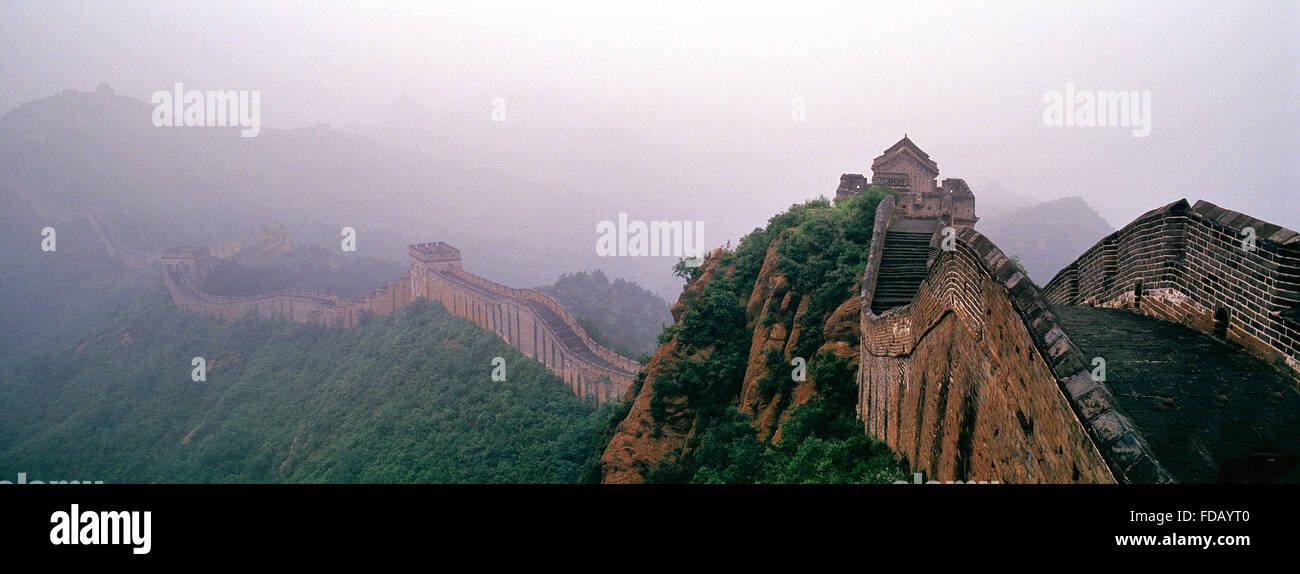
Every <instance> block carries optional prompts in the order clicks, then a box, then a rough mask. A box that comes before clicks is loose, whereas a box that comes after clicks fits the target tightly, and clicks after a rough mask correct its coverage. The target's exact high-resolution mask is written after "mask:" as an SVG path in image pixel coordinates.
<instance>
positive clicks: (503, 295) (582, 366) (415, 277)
mask: <svg viewBox="0 0 1300 574" xmlns="http://www.w3.org/2000/svg"><path fill="white" fill-rule="evenodd" d="M254 247H255V248H256V249H259V250H260V249H263V246H262V244H261V243H258V244H256V245H255V246H254ZM240 253H241V252H235V253H234V254H232V255H231V256H235V257H238V256H240ZM215 261H216V258H215V257H213V256H212V255H210V254H209V250H208V248H178V249H171V250H168V251H166V252H164V253H163V255H162V262H163V266H164V268H165V270H166V274H165V276H166V281H167V289H168V291H169V292H170V293H171V297H172V301H173V302H175V303H176V306H177V307H179V308H180V309H182V310H185V311H189V312H192V313H196V314H198V315H200V316H203V317H217V318H220V319H223V320H227V321H231V320H235V319H238V318H241V317H244V316H246V315H248V314H253V315H256V316H258V317H263V318H268V319H285V320H289V321H295V322H299V323H318V324H324V325H333V326H339V327H352V326H355V325H356V324H357V322H358V320H359V318H360V317H359V316H360V313H361V312H362V311H366V312H370V313H373V314H380V315H382V314H386V313H391V312H393V311H394V310H396V309H398V308H400V307H402V306H403V305H406V304H408V303H410V302H411V301H412V300H414V299H415V298H416V297H424V298H426V299H432V300H434V301H437V302H439V303H441V304H442V305H443V306H444V307H446V308H447V310H448V311H449V312H451V313H452V314H453V315H457V316H459V317H463V318H465V319H469V320H470V321H473V322H474V323H475V324H477V325H478V326H479V327H481V328H483V329H487V330H490V331H493V332H495V333H496V334H497V335H499V336H501V338H502V339H504V340H505V341H506V342H507V343H509V344H510V345H512V346H514V347H515V348H517V349H519V350H520V352H522V353H523V354H524V355H527V356H529V357H532V358H534V359H537V360H538V361H540V362H542V363H543V364H545V365H546V366H547V368H549V369H550V370H551V371H552V372H554V373H555V374H556V375H558V376H559V377H560V378H561V379H563V380H564V382H565V384H567V385H568V386H569V387H570V388H571V389H573V392H574V393H575V394H577V395H578V396H580V397H592V398H594V399H595V400H596V401H597V402H598V403H603V402H605V401H607V400H610V399H617V398H619V397H621V396H622V395H623V394H624V393H625V392H626V391H627V389H628V387H630V386H631V385H632V378H633V377H634V376H635V374H636V372H637V370H638V369H639V368H640V365H639V364H638V363H637V362H636V361H633V360H631V359H628V358H626V357H623V356H620V355H618V354H617V353H614V352H613V351H610V350H608V349H606V348H604V347H602V346H600V345H599V344H597V343H596V342H595V341H593V340H592V339H591V337H589V336H588V335H587V334H586V332H585V331H583V329H582V327H581V326H579V325H578V323H577V321H576V320H575V319H574V318H573V317H572V316H571V315H569V313H568V312H567V311H565V310H564V308H563V307H561V306H560V305H559V303H556V302H555V300H553V299H551V298H550V297H549V296H547V295H545V294H543V293H541V292H538V291H534V290H532V289H512V288H509V287H506V286H503V285H499V284H496V283H493V282H491V281H488V280H487V279H484V278H482V277H479V276H477V275H474V274H472V273H468V272H466V271H464V270H463V269H462V268H461V265H460V251H459V250H457V249H456V248H454V247H452V246H450V245H447V244H445V243H424V244H418V245H413V246H411V269H410V275H409V276H407V277H403V278H401V279H400V280H398V281H397V282H396V283H393V284H390V285H387V286H384V287H381V288H379V289H376V290H374V291H372V292H371V293H370V294H368V295H366V296H365V297H361V298H357V299H344V298H341V297H338V296H336V295H331V294H327V293H320V292H316V291H309V290H303V289H293V290H285V291H276V292H273V293H265V294H260V295H253V296H248V297H223V296H218V295H213V294H211V293H207V292H204V291H203V290H201V289H199V287H198V277H199V276H201V274H202V273H205V272H206V271H208V270H209V269H210V268H211V267H212V266H213V263H214V262H215Z"/></svg>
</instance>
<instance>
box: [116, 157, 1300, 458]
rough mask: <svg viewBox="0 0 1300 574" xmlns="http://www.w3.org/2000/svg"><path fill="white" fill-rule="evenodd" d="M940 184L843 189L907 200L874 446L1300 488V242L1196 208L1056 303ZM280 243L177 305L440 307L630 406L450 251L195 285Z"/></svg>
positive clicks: (203, 254) (1052, 290)
mask: <svg viewBox="0 0 1300 574" xmlns="http://www.w3.org/2000/svg"><path fill="white" fill-rule="evenodd" d="M938 173H939V170H938V164H937V163H935V162H934V161H933V160H931V159H930V158H929V156H928V155H926V154H925V152H923V151H921V150H920V148H919V147H917V146H916V144H915V143H913V142H912V141H911V140H910V139H908V138H907V137H904V138H903V140H901V141H899V142H898V143H897V144H895V145H894V146H892V147H890V148H889V149H887V150H886V151H885V152H884V153H883V154H882V155H881V156H879V157H877V158H876V159H875V161H874V162H873V163H872V178H870V179H868V178H867V177H866V176H864V175H861V174H844V175H843V176H841V178H840V185H839V188H838V189H837V192H836V197H837V198H843V197H848V196H852V195H856V194H858V193H861V192H862V191H863V190H865V189H867V188H868V187H877V188H879V187H884V188H889V189H892V190H894V191H895V192H896V193H895V194H894V195H893V196H891V197H887V198H885V199H884V200H883V201H881V203H880V204H879V206H878V207H877V210H876V216H875V217H876V219H875V224H874V228H873V235H872V238H871V243H870V246H869V251H868V261H867V265H866V270H865V272H864V274H863V277H862V291H861V301H862V308H861V318H860V321H859V324H860V330H861V338H860V343H859V369H858V391H859V393H858V414H859V415H860V417H861V419H862V422H863V427H864V431H865V432H866V433H867V434H868V435H870V436H872V437H875V438H877V439H880V440H882V441H884V442H885V443H887V444H888V445H889V446H890V447H891V448H892V449H893V450H894V451H895V452H896V453H898V454H899V455H900V456H902V457H905V458H906V460H907V461H908V463H909V464H910V465H911V466H912V468H913V470H915V471H917V472H922V473H923V474H925V475H926V476H927V478H929V479H932V480H940V481H998V482H1002V483H1079V482H1085V483H1175V482H1241V481H1251V482H1272V481H1276V480H1284V481H1287V482H1297V481H1300V476H1297V473H1300V465H1297V461H1298V460H1300V416H1298V415H1300V234H1297V233H1296V232H1294V231H1291V230H1288V229H1285V228H1282V227H1279V226H1277V225H1273V224H1270V223H1267V222H1264V221H1260V220H1257V219H1254V218H1251V217H1249V216H1246V215H1243V214H1240V213H1237V212H1234V211H1230V210H1226V209H1222V208H1220V207H1217V206H1215V205H1213V204H1210V203H1207V202H1204V201H1198V202H1196V203H1195V204H1189V203H1188V202H1187V201H1186V200H1179V201H1176V202H1174V203H1171V204H1169V205H1166V206H1164V207H1161V208H1158V209H1155V210H1152V211H1150V212H1148V213H1146V214H1143V215H1142V216H1140V217H1138V218H1137V219H1135V220H1134V221H1133V222H1131V223H1129V224H1128V225H1126V226H1124V228H1123V229H1120V230H1119V231H1116V232H1114V233H1112V234H1110V235H1108V236H1106V237H1105V238H1102V239H1101V240H1100V241H1099V242H1098V243H1097V244H1096V245H1094V246H1093V247H1091V248H1090V249H1088V250H1087V251H1086V252H1084V253H1083V255H1081V256H1080V257H1079V258H1078V259H1077V260H1076V261H1075V262H1074V263H1072V264H1070V265H1069V266H1067V267H1066V268H1064V269H1062V270H1061V271H1060V272H1059V273H1058V274H1057V275H1056V277H1055V278H1053V279H1052V280H1051V281H1050V282H1049V283H1048V284H1047V285H1046V286H1045V287H1043V288H1041V289H1040V288H1039V287H1038V286H1036V285H1035V284H1034V283H1033V282H1032V281H1030V280H1029V278H1028V277H1027V276H1026V275H1025V274H1024V273H1023V270H1022V269H1020V268H1019V267H1018V265H1017V264H1016V262H1015V261H1013V260H1012V259H1011V258H1009V257H1008V256H1007V255H1006V254H1004V253H1003V252H1002V251H1001V250H1000V249H999V248H998V247H997V246H996V245H994V244H993V242H992V241H990V240H989V239H988V238H986V237H984V236H983V235H982V234H980V233H979V232H978V231H976V230H975V229H974V225H975V223H976V222H977V221H978V218H977V217H976V216H975V199H974V194H973V193H972V191H971V190H970V188H969V187H968V186H967V185H966V183H965V182H964V181H962V180H960V179H951V178H949V179H944V180H943V182H942V184H941V185H940V184H936V183H935V182H936V180H937V176H938ZM92 224H93V222H92ZM262 231H263V233H262V236H261V237H260V238H259V239H257V240H254V241H250V242H242V243H231V244H223V245H220V246H214V247H212V248H207V247H201V248H174V249H170V250H167V251H165V252H163V253H162V254H161V256H160V258H161V260H162V262H163V264H164V268H165V269H166V281H167V287H168V289H169V291H170V293H171V297H172V299H173V301H175V303H176V305H177V306H178V307H179V308H181V309H184V310H186V311H190V312H193V313H196V314H199V315H201V316H204V317H218V318H222V319H225V320H233V319H236V318H239V317H243V316H245V315H247V314H250V313H252V314H255V315H257V316H259V317H264V318H282V319H288V320H293V321H298V322H304V323H321V324H330V325H337V326H341V327H350V326H354V325H356V324H357V323H358V322H359V321H360V318H361V315H362V314H363V313H373V314H384V313H389V312H392V311H393V310H395V309H397V308H400V307H402V306H403V305H406V304H408V303H410V302H411V301H412V300H413V299H414V298H416V297H424V298H427V299H430V300H434V301H438V302H439V303H441V304H442V305H443V306H444V307H446V309H447V310H448V311H450V312H451V313H453V314H455V315H457V316H459V317H463V318H466V319H469V320H470V321H473V322H474V323H475V324H476V325H478V326H479V327H481V328H484V329H489V330H491V331H493V332H495V333H496V334H497V335H499V336H500V337H502V339H504V340H506V341H507V342H508V343H510V344H511V345H512V346H514V347H516V348H517V349H519V350H520V351H521V352H522V353H523V354H524V355H526V356H529V357H532V358H534V359H537V360H538V361H541V362H543V363H544V364H545V365H546V366H547V367H548V368H549V369H550V370H552V371H553V372H555V373H556V374H557V375H559V376H560V377H561V378H562V379H563V380H564V381H565V383H566V384H567V385H568V386H569V387H570V388H571V389H572V390H573V391H574V393H575V394H577V395H578V396H589V397H593V398H594V399H595V400H596V401H598V402H605V401H608V400H611V399H615V400H617V399H618V398H620V397H623V395H624V394H625V392H626V391H627V390H628V389H629V388H630V387H631V383H632V379H633V377H634V375H635V373H636V372H637V370H638V369H639V368H640V365H639V364H637V363H636V362H634V361H631V360H630V359H627V358H625V357H621V356H619V355H617V354H615V353H613V352H611V351H609V350H607V349H605V348H603V347H601V346H600V345H598V344H596V343H595V342H594V341H592V340H591V339H590V337H588V336H587V335H586V334H585V333H584V332H583V330H582V328H581V327H580V326H578V325H577V323H576V321H574V319H573V318H572V317H571V316H570V315H569V314H568V313H567V312H565V311H564V309H563V308H562V307H560V306H559V305H558V304H557V303H556V302H555V301H554V300H552V299H551V298H550V297H548V296H546V295H544V294H542V293H539V292H537V291H534V290H530V289H512V288H509V287H505V286H502V285H498V284H496V283H493V282H491V281H488V280H487V279H484V278H481V277H478V276H476V275H473V274H471V273H468V272H466V271H464V270H463V269H462V268H461V256H460V252H459V250H457V249H456V248H454V247H452V246H450V245H447V244H445V243H426V244H418V245H413V246H411V249H410V273H409V275H408V276H407V277H403V278H402V279H400V280H399V281H397V282H395V283H392V284H390V285H388V286H385V287H383V288H380V289H377V290H375V291H374V292H372V293H370V294H369V295H367V296H365V297H361V298H358V299H344V298H340V297H337V296H334V295H330V294H325V293H317V292H311V291H302V290H292V291H279V292H274V293H267V294H263V295H257V296H250V297H222V296H217V295H213V294H210V293H205V292H203V291H202V290H201V289H199V288H198V287H197V285H198V279H199V278H200V277H201V276H202V274H203V273H204V272H206V271H207V270H209V269H211V268H212V266H213V265H214V264H215V263H216V262H217V261H219V259H220V258H221V257H230V258H237V259H238V258H241V257H254V256H257V255H258V254H264V253H273V252H276V251H279V250H284V249H287V240H286V239H285V238H284V234H283V230H282V229H278V228H275V227H264V228H263V230H262ZM97 232H99V233H100V235H101V236H104V235H105V234H104V233H103V232H102V231H99V230H98V229H97ZM105 237H106V241H107V240H108V239H109V238H108V237H107V236H105ZM1247 238H1249V241H1246V239H1247ZM109 243H111V242H109ZM155 257H158V256H155ZM1098 367H1100V369H1099V368H1098Z"/></svg>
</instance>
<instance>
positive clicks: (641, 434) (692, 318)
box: [587, 190, 906, 484]
mask: <svg viewBox="0 0 1300 574" xmlns="http://www.w3.org/2000/svg"><path fill="white" fill-rule="evenodd" d="M887 193H888V192H885V191H881V190H871V191H870V192H868V193H864V194H863V195H861V196H858V197H854V198H851V199H848V200H845V201H842V202H839V203H837V204H835V205H832V204H831V203H830V202H828V201H826V200H825V199H821V200H815V201H810V202H807V203H804V204H801V205H795V206H793V207H791V208H790V209H789V210H788V211H786V212H784V213H781V214H778V215H776V216H774V217H772V218H771V220H769V222H768V225H767V227H765V228H760V229H755V230H754V231H753V232H752V233H750V234H749V235H746V236H745V237H744V238H743V239H742V240H741V241H740V244H739V245H737V246H736V248H735V249H734V250H727V249H718V250H715V251H714V252H713V253H711V254H710V255H709V257H708V259H707V260H706V261H705V263H704V264H703V265H702V266H699V267H696V268H687V267H685V266H682V265H679V266H678V268H677V271H678V273H679V274H680V275H682V276H683V277H684V278H686V279H687V280H688V281H689V282H688V283H687V286H686V288H685V290H684V291H683V293H682V295H681V298H680V299H679V300H678V302H677V304H676V305H675V306H674V307H673V309H672V313H673V317H674V318H675V319H676V320H677V322H676V323H675V324H674V325H673V326H672V327H670V328H668V329H666V330H665V331H664V333H663V334H662V335H661V337H660V341H661V342H662V343H663V345H662V346H661V347H660V348H659V349H658V350H657V351H656V352H655V354H654V355H653V356H652V357H651V358H650V360H649V361H648V362H647V364H646V365H645V368H644V370H643V371H642V373H641V375H640V376H639V378H638V383H637V386H635V387H633V391H632V393H631V394H632V395H634V396H632V397H629V400H627V401H626V402H625V403H624V404H623V405H622V406H621V407H620V410H619V411H618V412H616V413H615V414H614V416H613V417H611V419H610V420H609V422H608V424H607V427H606V431H605V432H606V436H607V437H609V439H608V440H609V443H608V445H607V446H606V448H605V452H604V455H603V457H602V458H601V461H600V466H599V468H593V469H591V470H590V471H589V473H588V475H587V478H588V479H589V480H593V481H594V480H598V479H599V480H603V481H604V482H673V483H677V482H692V483H729V484H732V483H804V482H808V483H828V482H829V483H845V482H854V483H856V482H892V481H894V480H898V479H900V478H902V477H903V476H904V472H903V469H904V468H906V466H905V465H900V464H898V463H897V462H896V461H895V460H894V458H893V454H892V453H891V452H890V451H889V449H888V448H887V447H885V446H884V445H883V444H881V443H879V442H876V441H874V440H872V439H870V438H868V437H867V436H866V435H865V434H864V433H863V427H862V422H861V421H860V420H859V419H858V416H857V412H856V409H855V405H856V401H857V385H856V379H855V376H856V373H857V367H858V333H859V328H858V323H857V322H858V318H859V313H860V309H861V304H860V298H859V296H858V290H859V288H860V284H859V283H860V281H859V278H860V277H861V276H862V272H863V268H864V266H865V264H866V251H867V246H868V244H869V243H870V238H871V231H872V226H873V219H874V216H875V209H876V205H877V204H878V203H879V202H880V200H881V199H882V198H884V197H885V195H886V194H887Z"/></svg>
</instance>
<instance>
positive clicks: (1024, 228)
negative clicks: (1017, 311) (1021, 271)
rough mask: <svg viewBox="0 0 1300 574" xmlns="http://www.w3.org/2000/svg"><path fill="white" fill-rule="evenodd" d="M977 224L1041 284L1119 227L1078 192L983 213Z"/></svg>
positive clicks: (1031, 277)
mask: <svg viewBox="0 0 1300 574" xmlns="http://www.w3.org/2000/svg"><path fill="white" fill-rule="evenodd" d="M975 228H976V229H977V230H978V231H979V232H980V233H983V234H984V235H985V236H987V237H988V238H989V239H992V240H993V242H994V243H997V244H998V247H1000V248H1002V250H1003V252H1005V253H1006V254H1007V255H1010V256H1013V257H1018V258H1019V259H1020V263H1021V264H1022V265H1024V266H1025V270H1026V271H1028V273H1029V278H1030V279H1033V280H1034V282H1035V283H1037V284H1039V285H1044V284H1046V283H1047V282H1048V281H1050V280H1051V279H1052V277H1053V276H1054V275H1056V272H1057V271H1060V270H1061V268H1063V267H1065V266H1066V265H1069V264H1070V262H1072V261H1074V260H1075V259H1076V258H1077V257H1078V256H1079V255H1080V254H1082V253H1083V252H1084V251H1086V250H1087V249H1088V248H1089V247H1092V246H1093V244H1095V243H1097V242H1098V241H1100V240H1101V238H1102V237H1105V236H1106V235H1107V234H1108V233H1111V232H1113V231H1115V228H1113V227H1111V226H1110V224H1109V223H1107V222H1106V220H1105V219H1102V217H1101V216H1100V215H1098V214H1097V211H1096V210H1094V209H1093V208H1092V207H1091V206H1089V205H1088V204H1087V203H1086V202H1084V201H1083V198H1081V197H1077V196H1076V197H1065V198H1061V199H1057V200H1053V201H1048V202H1045V203H1040V204H1038V205H1034V206H1030V207H1026V208H1023V209H1017V210H1013V211H1009V212H1006V213H1003V214H999V215H990V216H982V218H981V219H980V221H979V222H978V223H976V224H975Z"/></svg>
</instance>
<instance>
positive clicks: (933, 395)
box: [858, 228, 1172, 483]
mask: <svg viewBox="0 0 1300 574" xmlns="http://www.w3.org/2000/svg"><path fill="white" fill-rule="evenodd" d="M936 233H937V232H936ZM874 242H875V241H874V240H873V243H874ZM868 269H869V270H870V269H871V266H870V263H868ZM866 284H868V283H867V282H866V281H864V286H865V285H866ZM865 300H868V299H867V298H866V297H865V296H864V301H865ZM861 328H862V342H861V358H860V361H861V364H860V368H859V399H858V410H859V414H860V415H861V417H862V420H863V423H864V426H865V430H866V432H867V433H868V434H870V435H872V436H874V437H876V438H878V439H881V440H883V441H884V442H886V443H888V444H889V446H890V447H891V448H893V449H894V450H895V451H896V452H898V453H900V454H901V455H902V456H905V457H906V458H907V459H908V461H909V463H910V464H911V466H912V467H913V469H914V470H917V471H923V472H925V473H926V474H927V475H928V478H930V479H936V480H961V481H972V480H973V481H999V482H1003V483H1065V482H1100V483H1107V482H1117V481H1118V482H1170V481H1172V477H1171V476H1170V475H1169V473H1168V472H1167V471H1166V470H1165V469H1164V468H1163V467H1162V466H1161V465H1160V463H1158V462H1157V461H1156V460H1155V459H1154V458H1153V457H1152V456H1151V454H1150V449H1149V447H1148V446H1147V445H1146V443H1145V441H1144V440H1143V439H1142V437H1141V436H1140V434H1139V433H1138V432H1137V430H1136V428H1135V427H1134V426H1133V425H1132V424H1131V422H1130V421H1129V419H1128V418H1127V417H1126V416H1125V415H1124V414H1123V413H1121V412H1120V411H1119V410H1118V409H1117V408H1116V406H1115V401H1114V397H1113V396H1111V395H1110V394H1109V391H1107V389H1106V388H1105V387H1104V386H1103V385H1100V384H1098V383H1095V382H1093V381H1092V380H1091V378H1090V377H1089V372H1088V370H1087V369H1086V364H1085V362H1084V356H1083V354H1082V353H1081V352H1080V351H1079V350H1078V348H1077V347H1076V346H1075V345H1074V344H1073V343H1072V342H1071V341H1070V340H1069V337H1068V336H1066V334H1065V333H1064V332H1063V331H1062V330H1061V328H1060V326H1059V325H1058V324H1057V322H1056V319H1055V317H1053V316H1052V314H1051V312H1050V311H1049V309H1048V307H1047V304H1046V302H1045V301H1044V300H1043V298H1042V297H1041V296H1040V294H1039V292H1038V290H1037V288H1036V287H1034V285H1033V284H1032V282H1031V281H1029V280H1028V278H1026V277H1025V276H1024V275H1023V274H1021V273H1020V272H1018V271H1017V270H1016V269H1015V266H1014V264H1013V263H1012V262H1011V261H1010V259H1009V258H1007V257H1006V256H1005V255H1004V254H1003V253H1002V252H1001V251H1000V250H999V249H998V248H997V247H996V246H994V245H993V243H992V242H991V241H989V240H988V239H986V238H984V237H983V236H982V235H980V234H979V233H978V232H976V231H975V230H974V229H970V228H964V229H961V230H960V231H958V233H957V241H956V248H955V249H954V250H952V251H943V252H940V253H939V254H938V255H937V257H936V259H935V261H934V263H933V265H932V266H931V267H930V271H929V274H928V276H927V277H926V279H925V280H924V282H923V283H922V285H921V288H920V290H919V292H918V293H917V295H916V297H915V298H914V300H913V301H912V303H910V304H908V305H905V306H903V307H899V308H896V309H892V310H890V311H887V312H885V313H884V314H882V315H880V316H877V315H875V314H874V313H872V312H871V310H870V307H869V306H867V305H864V309H863V316H862V323H861Z"/></svg>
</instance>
